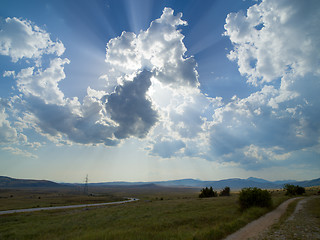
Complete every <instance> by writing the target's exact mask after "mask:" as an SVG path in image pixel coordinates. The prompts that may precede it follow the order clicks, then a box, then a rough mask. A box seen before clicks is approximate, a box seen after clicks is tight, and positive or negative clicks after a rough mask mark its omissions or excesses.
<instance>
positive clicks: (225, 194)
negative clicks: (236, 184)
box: [219, 187, 230, 197]
mask: <svg viewBox="0 0 320 240" xmlns="http://www.w3.org/2000/svg"><path fill="white" fill-rule="evenodd" d="M219 196H221V197H225V196H230V188H229V187H225V188H224V189H223V190H222V191H221V192H220V193H219Z"/></svg>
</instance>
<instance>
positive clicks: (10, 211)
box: [0, 198, 139, 215]
mask: <svg viewBox="0 0 320 240" xmlns="http://www.w3.org/2000/svg"><path fill="white" fill-rule="evenodd" d="M128 199H129V200H124V201H119V202H107V203H93V204H80V205H69V206H57V207H42V208H27V209H16V210H6V211H0V215H5V214H12V213H25V212H36V211H46V210H60V209H70V208H84V207H97V206H104V205H117V204H124V203H129V202H134V201H139V199H138V198H128Z"/></svg>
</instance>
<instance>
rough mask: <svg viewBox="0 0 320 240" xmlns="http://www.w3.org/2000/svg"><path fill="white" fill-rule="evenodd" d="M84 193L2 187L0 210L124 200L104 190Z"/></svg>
mask: <svg viewBox="0 0 320 240" xmlns="http://www.w3.org/2000/svg"><path fill="white" fill-rule="evenodd" d="M95 192H97V194H94V195H93V196H85V195H83V191H81V189H78V188H71V187H70V188H47V189H44V188H37V189H0V211H1V210H10V209H23V208H37V207H53V206H65V205H75V204H87V203H102V202H113V201H120V200H123V198H121V197H116V196H114V195H111V194H109V193H107V192H104V191H95Z"/></svg>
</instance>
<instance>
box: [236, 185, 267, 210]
mask: <svg viewBox="0 0 320 240" xmlns="http://www.w3.org/2000/svg"><path fill="white" fill-rule="evenodd" d="M239 203H240V208H241V209H242V210H245V209H248V208H250V207H263V208H264V207H265V208H270V207H272V199H271V194H270V193H269V192H268V190H262V189H260V188H244V189H242V190H241V192H240V195H239Z"/></svg>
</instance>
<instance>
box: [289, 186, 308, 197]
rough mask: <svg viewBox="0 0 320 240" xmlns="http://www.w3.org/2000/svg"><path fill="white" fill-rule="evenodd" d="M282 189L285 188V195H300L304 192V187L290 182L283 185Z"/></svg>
mask: <svg viewBox="0 0 320 240" xmlns="http://www.w3.org/2000/svg"><path fill="white" fill-rule="evenodd" d="M284 189H285V190H287V192H286V195H289V196H294V195H302V194H304V193H305V192H306V190H305V188H304V187H300V186H298V185H297V186H295V185H292V184H286V185H284Z"/></svg>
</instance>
